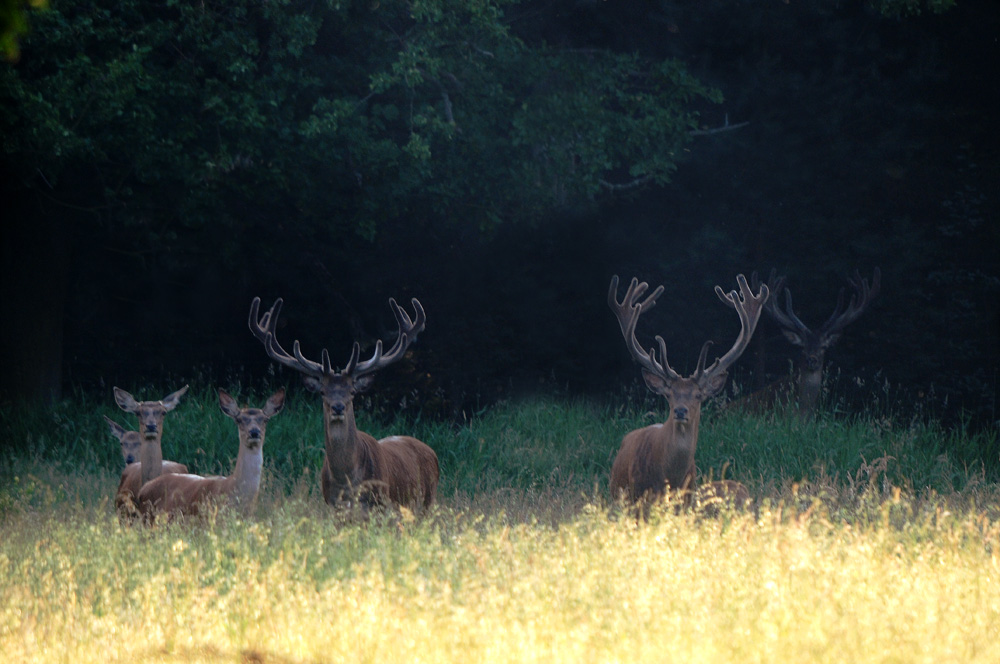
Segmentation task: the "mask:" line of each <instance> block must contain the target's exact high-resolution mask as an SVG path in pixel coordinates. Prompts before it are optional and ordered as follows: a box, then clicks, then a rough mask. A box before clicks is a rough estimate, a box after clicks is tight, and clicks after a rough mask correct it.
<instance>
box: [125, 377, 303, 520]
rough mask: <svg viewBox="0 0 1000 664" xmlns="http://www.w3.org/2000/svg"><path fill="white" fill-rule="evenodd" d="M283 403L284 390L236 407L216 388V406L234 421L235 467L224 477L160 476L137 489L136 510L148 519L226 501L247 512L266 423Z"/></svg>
mask: <svg viewBox="0 0 1000 664" xmlns="http://www.w3.org/2000/svg"><path fill="white" fill-rule="evenodd" d="M284 405H285V389H284V388H281V389H280V390H278V391H277V392H275V393H274V394H272V395H271V397H270V398H269V399H268V400H267V403H266V404H265V405H264V407H263V408H240V407H239V406H238V405H237V403H236V400H235V399H233V397H231V396H230V395H229V394H228V393H227V392H226V391H224V390H219V407H220V408H221V409H222V412H223V413H225V414H226V415H228V416H229V417H231V418H232V419H233V421H235V422H236V427H237V429H238V430H239V438H240V451H239V453H238V454H237V456H236V467H235V468H234V469H233V474H232V475H230V476H228V477H221V476H214V477H202V476H201V475H189V474H172V475H161V476H160V477H158V478H156V479H155V480H153V481H152V482H149V483H148V484H145V485H143V487H142V489H140V491H139V501H138V502H139V510H140V511H141V512H142V515H143V517H144V518H145V519H146V520H148V521H150V522H151V521H153V520H155V518H156V516H157V514H166V515H168V516H174V515H179V514H185V515H197V514H199V513H200V511H201V510H202V509H204V508H205V507H207V506H208V505H209V504H211V503H212V502H213V501H220V502H225V503H228V504H229V505H230V506H233V507H236V508H237V509H239V510H241V511H242V512H243V513H244V514H249V513H250V512H251V511H252V510H253V507H254V505H255V503H256V500H257V491H258V489H259V488H260V473H261V468H262V467H263V463H264V434H265V432H266V429H267V422H268V420H270V419H271V418H272V417H274V416H275V415H277V414H278V413H279V412H281V409H282V408H283V407H284Z"/></svg>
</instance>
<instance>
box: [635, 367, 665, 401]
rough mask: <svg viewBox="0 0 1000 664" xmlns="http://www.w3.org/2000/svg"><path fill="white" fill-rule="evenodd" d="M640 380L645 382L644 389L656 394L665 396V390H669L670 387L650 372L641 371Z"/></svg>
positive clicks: (661, 378)
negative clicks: (646, 388)
mask: <svg viewBox="0 0 1000 664" xmlns="http://www.w3.org/2000/svg"><path fill="white" fill-rule="evenodd" d="M642 379H643V380H645V381H646V387H648V388H649V389H650V390H652V391H653V392H655V393H656V394H662V395H666V393H667V390H669V389H670V385H669V384H668V383H667V381H665V380H664V379H663V376H661V375H659V374H655V373H653V372H652V371H647V370H646V369H643V370H642Z"/></svg>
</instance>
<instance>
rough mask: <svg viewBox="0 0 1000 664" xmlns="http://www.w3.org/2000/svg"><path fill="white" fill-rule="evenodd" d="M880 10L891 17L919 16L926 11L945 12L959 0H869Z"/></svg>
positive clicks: (952, 7)
mask: <svg viewBox="0 0 1000 664" xmlns="http://www.w3.org/2000/svg"><path fill="white" fill-rule="evenodd" d="M869 4H871V5H872V6H873V7H874V8H875V9H876V10H877V11H878V12H880V13H882V14H884V15H885V16H889V17H891V18H901V17H905V16H919V15H920V14H922V13H924V12H925V11H927V12H930V13H932V14H943V13H944V12H946V11H948V10H949V9H954V7H955V5H957V4H958V2H957V0H869Z"/></svg>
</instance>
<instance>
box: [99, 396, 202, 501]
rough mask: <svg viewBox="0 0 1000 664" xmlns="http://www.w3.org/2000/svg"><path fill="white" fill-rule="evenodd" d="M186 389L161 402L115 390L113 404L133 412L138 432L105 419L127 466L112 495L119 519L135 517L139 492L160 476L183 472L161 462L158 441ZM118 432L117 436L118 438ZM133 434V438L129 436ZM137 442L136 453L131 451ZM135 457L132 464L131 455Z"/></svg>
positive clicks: (178, 465) (171, 463) (182, 468)
mask: <svg viewBox="0 0 1000 664" xmlns="http://www.w3.org/2000/svg"><path fill="white" fill-rule="evenodd" d="M187 390H188V386H187V385H185V386H184V387H182V388H181V389H179V390H177V391H176V392H173V393H172V394H170V395H168V396H167V397H165V398H164V399H163V400H162V401H136V400H135V397H133V396H132V395H131V394H129V393H128V392H126V391H125V390H123V389H120V388H118V387H116V388H115V401H116V402H117V403H118V406H119V407H120V408H121V409H122V410H124V411H125V412H126V413H133V414H135V416H136V417H137V418H138V419H139V431H138V432H126V431H125V430H124V429H122V427H120V426H118V425H117V424H115V423H114V422H112V421H111V420H109V419H108V418H105V420H107V422H108V425H109V426H110V427H111V434H112V435H113V436H115V437H116V438H118V439H119V440H120V441H121V443H122V455H123V456H124V457H125V461H126V463H128V465H127V466H126V467H125V470H123V471H122V476H121V481H120V482H119V483H118V493H116V494H115V507H116V508H117V510H118V514H119V515H120V516H121V517H122V518H132V517H135V516H137V514H138V512H137V509H136V505H137V504H138V503H137V500H138V497H139V489H140V487H142V485H144V484H146V483H147V482H150V481H152V480H154V479H156V478H157V477H159V476H160V475H162V474H171V473H186V472H187V466H185V465H184V464H181V463H177V462H175V461H164V460H163V448H162V447H161V445H160V439H161V438H162V436H163V418H164V416H165V415H166V414H167V413H168V412H170V411H171V410H173V409H174V408H176V407H177V404H178V403H180V400H181V397H182V396H184V393H185V392H187ZM119 432H121V435H119ZM133 433H134V435H133ZM137 441H138V452H137V453H136V452H134V451H133V450H134V449H135V444H136V442H137ZM133 454H136V456H135V457H134V460H133V461H132V462H130V461H129V459H130V458H133V457H132V455H133Z"/></svg>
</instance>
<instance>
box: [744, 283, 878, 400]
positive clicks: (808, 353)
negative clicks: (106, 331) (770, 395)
mask: <svg viewBox="0 0 1000 664" xmlns="http://www.w3.org/2000/svg"><path fill="white" fill-rule="evenodd" d="M752 281H753V283H754V285H756V284H758V283H759V281H758V278H757V274H756V273H754V275H753V278H752ZM785 281H786V280H785V277H784V276H783V275H782V276H780V277H779V276H777V274H776V272H775V271H774V270H771V275H770V278H769V279H768V286H769V287H770V289H771V293H772V296H771V299H770V300H769V301H768V302H767V303H766V304H765V305H764V310H765V311H767V313H768V315H769V316H770V317H771V319H772V320H774V322H776V323H777V324H778V326H779V327H780V328H781V333H782V334H783V335H784V336H785V339H787V340H788V341H789V343H791V344H793V345H795V346H798V347H799V348H800V349H801V354H800V356H799V359H798V362H797V363H796V365H797V375H796V377H795V395H794V399H795V405H796V407H797V408H798V411H799V414H800V415H803V416H806V417H809V416H811V415H812V414H813V413H815V411H816V405H817V404H818V403H819V397H820V394H821V393H822V390H823V363H824V361H825V357H826V351H828V350H829V349H830V347H831V346H833V344H835V343H836V342H837V340H838V339H840V335H841V334H842V333H843V331H844V328H845V327H847V326H848V325H850V324H851V323H853V322H854V321H856V320H857V319H858V318H860V317H861V314H863V313H864V312H865V309H867V308H868V305H869V304H870V303H871V301H872V300H873V299H875V297H876V296H878V293H879V290H880V288H881V285H882V284H881V282H882V273H881V271H880V270H879V269H878V268H877V267H876V268H875V274H874V275H873V276H872V283H871V286H869V285H868V279H866V278H862V276H861V273H860V272H858V271H855V272H854V275H853V276H849V277H848V278H847V281H848V284H849V285H850V287H851V291H852V292H851V297H850V299H849V300H848V299H845V297H844V289H843V288H841V289H840V293H839V294H838V295H837V306H836V307H835V308H834V310H833V313H832V314H830V317H829V318H828V319H827V320H826V322H825V323H823V325H822V326H821V327H820V328H819V329H817V330H816V331H815V332H814V331H813V330H811V329H810V328H809V327H808V326H807V325H806V324H805V323H803V322H802V321H801V320H800V319H799V317H798V316H797V315H796V314H795V310H794V308H793V307H792V292H791V291H790V290H788V288H787V287H786V286H785ZM782 291H784V294H785V308H784V309H783V310H782V309H781V307H780V306H779V304H778V300H779V299H780V297H781V293H782Z"/></svg>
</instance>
